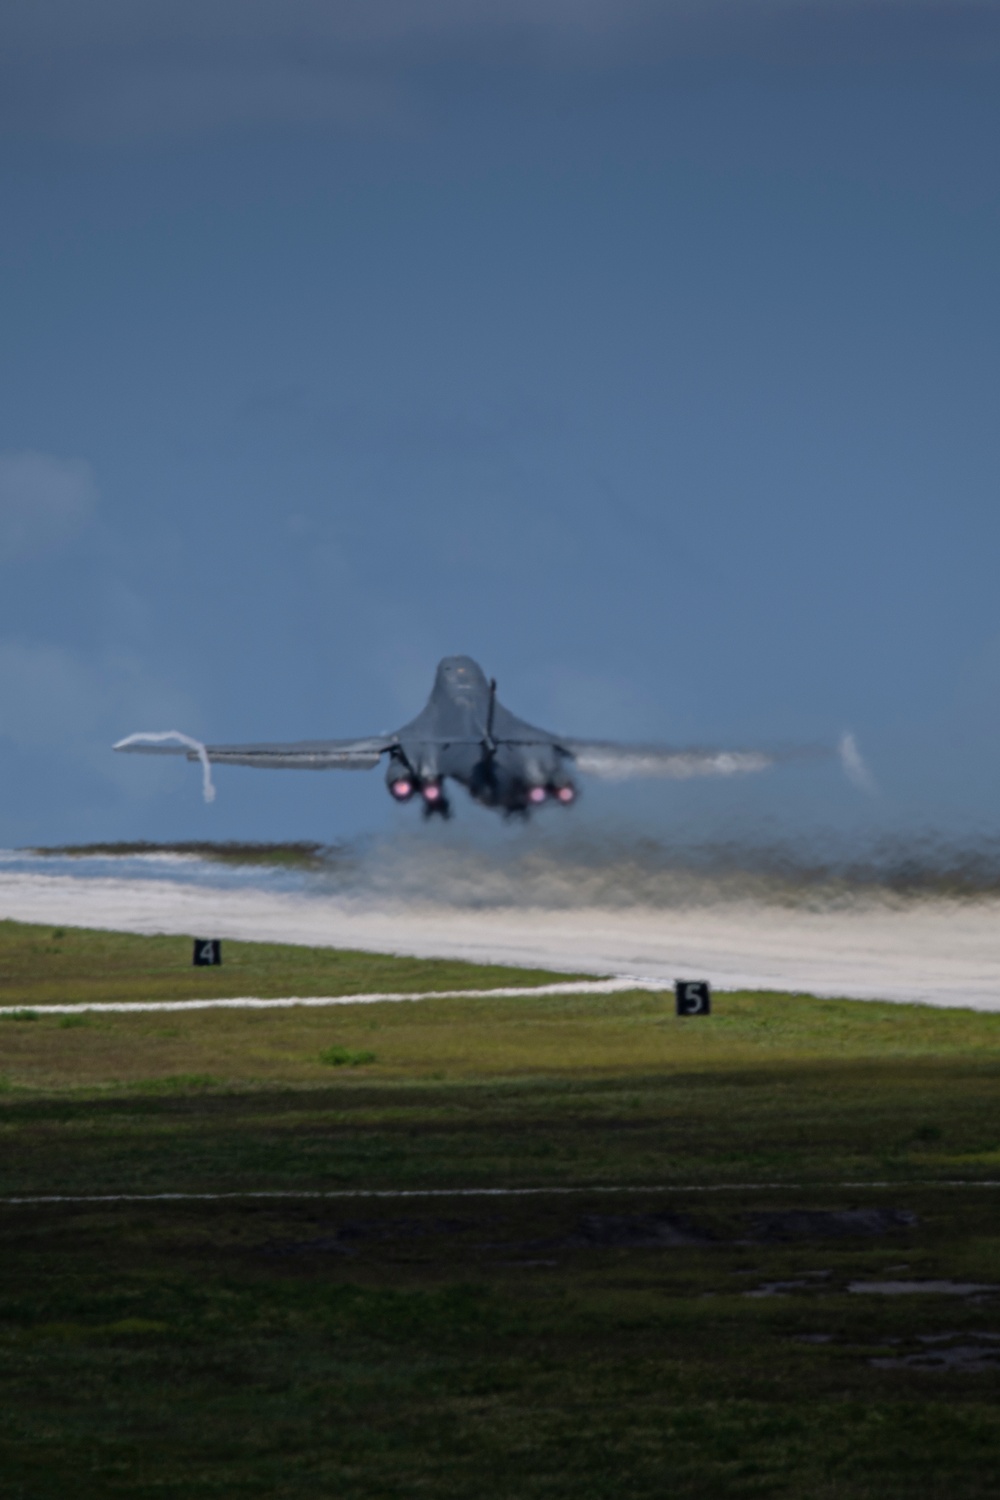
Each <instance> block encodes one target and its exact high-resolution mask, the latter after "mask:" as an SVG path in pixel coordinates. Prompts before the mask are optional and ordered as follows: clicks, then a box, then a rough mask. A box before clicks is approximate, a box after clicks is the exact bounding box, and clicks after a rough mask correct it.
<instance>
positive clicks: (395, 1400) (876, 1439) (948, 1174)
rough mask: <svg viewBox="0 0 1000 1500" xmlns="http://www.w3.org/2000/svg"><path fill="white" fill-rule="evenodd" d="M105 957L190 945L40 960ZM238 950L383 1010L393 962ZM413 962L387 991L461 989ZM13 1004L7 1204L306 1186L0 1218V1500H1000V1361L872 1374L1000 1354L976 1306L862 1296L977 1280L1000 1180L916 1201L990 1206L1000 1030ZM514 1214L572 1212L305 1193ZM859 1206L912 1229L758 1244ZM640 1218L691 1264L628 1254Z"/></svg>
mask: <svg viewBox="0 0 1000 1500" xmlns="http://www.w3.org/2000/svg"><path fill="white" fill-rule="evenodd" d="M3 938H4V941H7V940H8V939H9V947H10V948H12V949H17V950H18V951H19V953H20V960H19V962H21V964H22V965H23V966H24V968H25V969H26V970H27V971H28V977H29V978H30V970H31V962H30V958H27V957H25V954H26V952H27V951H28V949H26V947H25V945H28V946H29V948H30V944H32V943H35V944H41V951H42V958H41V959H40V961H39V968H40V969H41V968H42V967H43V966H44V964H45V963H46V962H47V961H48V956H47V955H46V954H45V948H46V946H47V945H50V944H51V943H52V935H51V933H50V932H49V931H48V930H45V931H44V932H42V933H41V934H40V933H39V930H38V929H34V930H32V929H19V930H18V929H13V927H12V924H7V930H6V932H5V933H4V934H3ZM91 939H92V940H94V943H95V944H102V943H103V944H105V945H106V947H105V949H104V950H103V951H104V952H105V953H106V954H107V956H108V959H109V962H108V978H107V981H106V983H107V985H108V987H109V988H111V987H113V989H114V995H115V997H116V998H126V997H128V998H139V997H140V995H139V993H137V992H138V991H144V989H145V987H146V986H147V985H148V983H149V976H150V975H157V974H158V975H160V976H161V977H163V982H164V983H166V982H167V977H168V976H169V975H170V974H171V973H173V974H175V975H180V974H181V973H182V969H181V964H182V961H183V959H184V958H185V957H189V954H188V953H186V951H185V949H186V945H184V947H182V948H178V947H176V946H175V947H174V949H173V950H171V949H169V948H167V947H164V946H163V945H164V944H169V943H172V942H173V943H175V944H176V941H177V940H170V939H141V938H113V937H112V935H110V934H84V933H77V932H72V933H67V934H66V936H65V937H64V938H60V939H59V940H58V945H59V947H60V948H61V949H62V953H61V955H60V961H61V962H62V963H63V964H64V968H63V969H62V970H61V979H60V982H61V983H62V984H64V985H65V986H68V987H71V988H72V987H74V986H76V985H77V984H80V983H83V981H84V980H86V982H87V983H88V984H92V985H93V986H94V989H93V990H92V991H91V993H92V994H93V997H94V998H99V996H100V994H101V991H100V978H99V975H98V974H97V973H96V972H95V971H94V967H93V966H94V965H95V963H96V962H97V960H96V957H95V955H96V954H97V953H98V952H99V951H101V950H100V949H99V948H98V947H95V946H90V940H91ZM19 945H20V947H19ZM238 946H239V947H240V949H241V950H244V951H241V953H240V955H239V957H240V962H241V964H243V965H245V968H244V970H243V972H244V973H251V972H252V973H256V974H257V975H258V976H261V975H264V974H267V975H269V976H270V978H271V979H272V980H273V981H274V983H275V985H276V992H277V993H288V992H289V991H300V992H303V993H304V992H305V991H304V990H301V985H300V983H299V982H296V983H295V984H293V983H291V982H288V983H287V984H285V985H281V984H280V981H281V978H282V969H281V958H280V955H281V954H282V952H283V953H284V954H285V955H286V956H287V962H288V964H289V965H290V966H291V965H294V966H295V969H296V972H297V974H298V975H299V976H303V975H309V974H310V973H311V974H313V975H314V976H315V977H317V978H318V982H319V983H321V984H323V985H326V984H328V983H329V982H330V976H331V975H334V974H338V973H339V976H340V978H341V979H343V980H345V981H346V980H350V981H351V982H354V983H355V984H356V985H357V988H358V989H368V988H371V989H375V988H383V987H384V988H390V987H391V988H394V989H405V988H407V986H406V985H404V984H400V983H391V984H389V983H386V982H385V981H384V980H381V981H376V982H372V981H370V980H368V979H366V978H365V976H364V966H365V964H371V965H376V966H378V965H385V964H392V963H393V961H392V960H384V959H378V958H374V957H371V956H366V955H356V954H355V955H338V954H333V953H323V952H316V953H311V952H310V951H309V950H300V949H285V950H276V949H273V948H266V947H265V948H263V949H262V951H261V952H260V953H256V952H254V951H253V949H254V945H238ZM232 947H233V948H236V947H237V945H232ZM226 952H227V957H228V953H229V945H227V949H226ZM74 953H75V954H76V956H77V959H78V961H79V964H80V970H81V972H80V974H79V975H75V974H74V971H73V968H72V963H71V959H72V955H73V954H74ZM400 962H402V963H405V964H406V965H407V966H408V973H409V977H410V986H409V987H410V988H411V989H412V990H414V991H416V990H418V989H420V988H421V987H423V988H436V987H438V985H439V984H440V983H441V981H440V979H439V978H437V977H435V978H434V979H433V980H431V979H430V977H429V976H430V975H431V974H434V975H435V976H437V975H438V974H439V973H440V970H441V968H442V967H457V966H440V965H422V964H419V963H416V962H412V963H411V962H410V961H409V960H406V961H400ZM171 963H174V964H175V968H174V969H173V970H171V968H170V964H171ZM474 972H475V973H477V974H478V973H481V972H482V971H480V970H476V971H474ZM222 973H223V975H224V974H225V971H222ZM508 975H509V971H497V976H496V977H494V978H492V979H491V982H493V983H498V982H502V979H504V978H507V977H508ZM196 977H197V978H198V979H199V980H202V979H204V978H206V977H216V978H217V977H219V976H218V974H217V973H215V974H213V971H211V970H202V971H196ZM539 977H540V976H539ZM41 982H42V978H41V977H40V978H39V983H40V984H41ZM45 982H46V983H48V984H52V983H53V979H52V976H51V974H50V975H48V976H47V977H46V978H45ZM454 982H455V981H454V980H450V981H448V982H447V984H448V987H450V986H451V984H453V983H454ZM473 983H475V981H473ZM238 989H242V990H243V991H244V992H245V991H246V990H247V989H249V986H248V985H247V984H246V983H245V982H241V984H240V985H239V986H238ZM255 992H257V993H260V992H261V990H260V989H259V988H257V989H256V990H255ZM28 998H31V999H32V1002H33V1004H34V999H35V997H34V996H31V997H29V996H26V995H22V996H19V1001H20V1003H22V1004H23V1002H24V1000H25V999H28ZM37 1008H38V1010H39V1019H38V1020H37V1021H36V1022H35V1024H33V1025H24V1026H19V1025H10V1026H7V1027H2V1028H0V1074H2V1077H3V1079H4V1080H5V1081H6V1088H5V1089H4V1090H3V1091H2V1093H0V1191H2V1192H3V1193H4V1194H7V1195H11V1194H21V1195H32V1194H52V1193H68V1194H81V1193H91V1194H101V1193H116V1192H130V1193H150V1192H177V1191H181V1192H191V1193H197V1192H213V1191H215V1192H245V1193H252V1192H254V1191H262V1190H270V1191H275V1192H279V1193H290V1194H292V1195H293V1196H292V1197H290V1198H283V1199H276V1200H268V1199H259V1198H258V1199H254V1198H252V1197H246V1198H243V1199H239V1198H237V1199H230V1200H224V1201H220V1202H213V1201H196V1200H195V1201H181V1202H177V1201H166V1202H162V1201H161V1202H146V1203H143V1202H140V1203H134V1202H132V1203H116V1204H108V1203H90V1204H78V1205H72V1204H61V1205H49V1206H45V1205H38V1204H35V1205H22V1206H20V1207H17V1206H14V1205H9V1204H8V1205H6V1206H5V1207H3V1208H2V1209H0V1266H2V1268H3V1274H2V1277H0V1474H2V1476H3V1483H2V1490H3V1495H4V1500H8V1497H10V1500H22V1497H23V1500H29V1497H30V1500H48V1497H50V1496H51V1497H53V1500H54V1497H57V1496H58V1497H61V1496H63V1495H65V1494H69V1493H72V1494H73V1495H74V1497H77V1496H78V1497H81V1500H91V1497H93V1500H105V1497H115V1496H129V1497H139V1500H146V1497H149V1500H154V1497H155V1500H173V1497H177V1500H180V1497H182V1496H183V1497H184V1500H203V1497H204V1500H208V1497H216V1496H220V1495H226V1496H229V1495H240V1496H243V1495H247V1496H268V1497H275V1500H278V1497H280V1500H299V1497H302V1500H307V1497H309V1500H312V1497H314V1496H317V1495H319V1496H326V1495H330V1496H334V1495H335V1496H337V1497H338V1500H383V1497H385V1500H389V1497H392V1500H395V1497H404V1496H405V1497H409V1496H413V1495H422V1496H428V1497H431V1500H437V1497H441V1500H451V1497H455V1500H458V1497H462V1500H464V1497H470V1500H471V1497H477V1500H478V1497H485V1500H525V1497H526V1500H536V1497H537V1500H570V1497H572V1500H619V1497H628V1500H632V1497H635V1500H647V1497H648V1500H661V1497H662V1496H664V1495H667V1494H669V1495H672V1496H680V1497H683V1500H688V1497H690V1500H702V1497H714V1496H720V1497H725V1500H728V1497H744V1496H746V1497H757V1496H760V1497H780V1500H803V1497H809V1500H848V1497H850V1500H913V1497H919V1500H923V1497H927V1500H931V1497H933V1500H938V1497H940V1496H943V1495H947V1496H948V1497H949V1500H952V1497H957V1500H967V1497H968V1500H971V1497H976V1500H979V1497H984V1500H985V1497H988V1496H989V1497H992V1496H993V1495H994V1494H995V1493H996V1479H995V1476H996V1473H997V1472H998V1469H1000V1407H998V1404H997V1400H996V1398H997V1395H998V1394H1000V1374H998V1373H997V1372H996V1371H993V1372H992V1373H991V1372H990V1371H988V1370H987V1371H983V1372H980V1373H975V1374H971V1373H965V1374H963V1373H957V1372H952V1373H949V1374H941V1373H934V1372H933V1371H928V1370H920V1369H912V1368H907V1367H905V1366H900V1367H898V1368H879V1367H878V1366H876V1365H873V1364H872V1361H873V1360H875V1359H887V1358H888V1359H905V1358H909V1357H910V1356H911V1355H918V1356H919V1355H921V1354H922V1353H923V1354H926V1351H927V1350H928V1349H934V1348H938V1347H942V1346H943V1344H948V1343H949V1340H950V1342H951V1343H954V1342H956V1340H957V1341H958V1342H961V1341H965V1342H968V1341H970V1340H973V1341H974V1340H975V1339H976V1338H977V1337H978V1336H980V1335H982V1334H984V1333H991V1332H992V1333H995V1334H1000V1297H997V1296H987V1297H986V1298H985V1299H984V1300H981V1301H979V1302H975V1303H970V1302H968V1301H967V1300H966V1299H963V1298H955V1297H950V1298H949V1297H944V1296H929V1297H927V1296H924V1297H921V1296H911V1297H900V1298H877V1297H871V1296H860V1295H856V1294H851V1293H850V1292H849V1291H848V1286H849V1284H850V1283H851V1282H852V1281H854V1280H859V1279H860V1280H864V1279H878V1278H880V1277H886V1276H889V1277H900V1278H904V1279H910V1278H912V1279H917V1280H940V1279H947V1278H956V1279H958V1280H962V1281H974V1282H980V1283H986V1284H996V1285H1000V1233H998V1231H1000V1192H997V1191H995V1190H993V1189H990V1188H988V1187H985V1186H984V1187H981V1188H960V1187H954V1186H952V1187H944V1186H942V1185H941V1184H943V1183H945V1182H956V1181H964V1182H976V1181H979V1182H982V1183H986V1182H988V1181H996V1180H1000V1111H998V1109H997V1099H998V1097H1000V1091H998V1083H1000V1017H997V1016H991V1015H977V1014H974V1013H971V1012H961V1011H935V1010H931V1009H925V1008H920V1007H909V1006H890V1005H867V1004H860V1003H852V1002H848V1001H820V1000H816V999H811V998H810V997H808V996H788V995H774V994H732V995H719V996H718V997H717V1000H716V1013H715V1014H714V1015H713V1016H712V1017H711V1018H708V1019H699V1020H689V1021H685V1020H678V1019H677V1018H676V1017H675V1016H674V1015H673V1014H672V1001H671V997H670V996H669V995H665V994H664V995H651V994H643V993H632V994H624V995H615V996H568V997H567V996H556V997H543V996H537V997H534V998H530V997H529V998H518V999H511V1000H505V1001H498V1000H487V999H477V1000H471V1001H458V1000H454V1001H443V1000H429V1001H419V1002H414V1003H406V1002H403V1003H395V1004H381V1005H357V1006H351V1005H347V1006H344V1007H337V1008H336V1009H329V1010H324V1009H311V1010H282V1011H263V1012H262V1011H257V1012H232V1011H208V1012H205V1011H199V1012H190V1013H184V1012H182V1013H180V1014H178V1013H173V1012H172V1013H169V1014H148V1015H92V1016H87V1017H83V1016H80V1017H76V1016H73V1017H70V1018H69V1019H70V1020H71V1021H73V1022H81V1021H82V1022H85V1024H83V1025H73V1026H70V1027H67V1026H66V1025H65V1023H64V1022H65V1018H62V1017H57V1016H46V1015H45V1013H44V1005H43V1004H41V1003H39V1004H38V1007H37ZM372 1054H374V1055H372ZM324 1055H326V1056H328V1057H330V1058H331V1059H332V1058H334V1057H337V1056H339V1057H342V1058H344V1059H353V1058H357V1057H359V1056H361V1055H363V1056H366V1057H367V1058H368V1059H369V1060H368V1061H367V1062H366V1064H365V1065H364V1066H355V1067H352V1066H350V1065H349V1062H348V1064H347V1065H339V1066H338V1065H336V1063H334V1065H333V1066H331V1065H330V1063H329V1062H326V1061H324V1060H323V1058H324ZM848 1182H854V1183H858V1184H863V1183H869V1184H871V1183H878V1184H882V1185H880V1186H870V1187H863V1186H856V1187H845V1186H838V1184H844V1183H848ZM776 1183H779V1184H780V1183H784V1184H786V1185H790V1184H799V1185H800V1186H785V1187H775V1186H767V1184H776ZM725 1184H730V1186H729V1187H728V1188H726V1187H725V1186H724V1185H725ZM739 1184H742V1185H743V1186H738V1185H739ZM885 1184H889V1185H888V1186H886V1185H885ZM503 1185H508V1186H536V1187H541V1188H568V1187H573V1188H581V1187H582V1188H583V1189H584V1191H582V1192H581V1193H578V1194H567V1195H560V1194H557V1193H552V1194H548V1193H546V1192H542V1193H541V1194H539V1195H537V1196H530V1197H522V1198H510V1199H504V1198H491V1197H488V1196H484V1197H482V1198H463V1197H447V1196H446V1197H426V1198H421V1197H411V1198H404V1199H398V1198H386V1199H371V1198H365V1197H361V1198H350V1197H347V1198H342V1199H317V1198H309V1197H307V1196H302V1197H295V1196H294V1195H295V1194H296V1193H301V1194H303V1195H304V1194H308V1193H309V1192H316V1191H328V1192H351V1191H358V1190H362V1191H366V1192H367V1191H369V1190H371V1189H382V1190H390V1189H408V1190H429V1189H433V1190H438V1191H439V1190H442V1189H447V1188H449V1187H459V1186H480V1187H482V1188H493V1187H497V1186H503ZM734 1185H736V1186H734ZM755 1185H756V1186H755ZM599 1186H615V1187H617V1188H618V1189H620V1191H619V1192H617V1193H615V1194H601V1193H599V1192H597V1191H596V1188H597V1187H599ZM654 1188H656V1189H657V1190H656V1191H653V1190H652V1189H654ZM692 1189H713V1191H692ZM873 1207H874V1208H879V1209H881V1210H886V1211H888V1210H905V1211H906V1213H907V1214H908V1215H910V1216H915V1217H911V1218H907V1219H905V1220H900V1221H899V1222H897V1223H896V1224H895V1225H892V1224H891V1223H890V1222H889V1220H888V1219H887V1220H886V1225H887V1226H888V1227H884V1228H883V1230H882V1232H880V1233H878V1234H867V1235H866V1234H863V1233H860V1232H858V1231H857V1230H855V1231H852V1232H839V1233H833V1232H832V1231H827V1230H824V1229H822V1228H816V1227H815V1226H816V1225H817V1224H819V1223H821V1222H822V1223H825V1222H826V1221H819V1220H807V1221H803V1222H805V1223H806V1224H807V1228H806V1229H805V1230H804V1231H800V1230H795V1231H794V1232H793V1230H792V1229H791V1228H789V1227H788V1225H789V1224H791V1221H788V1220H785V1219H779V1220H774V1219H772V1218H770V1217H769V1216H773V1215H781V1214H783V1213H787V1212H788V1211H789V1210H791V1209H802V1210H809V1211H811V1212H813V1213H815V1212H817V1211H822V1212H827V1213H829V1212H839V1211H843V1210H845V1209H856V1208H873ZM662 1214H668V1215H671V1216H672V1218H671V1220H670V1222H671V1224H672V1225H673V1226H674V1228H675V1229H676V1230H677V1234H676V1235H675V1239H676V1240H678V1241H679V1242H678V1243H674V1244H672V1245H661V1246H656V1245H652V1244H642V1243H634V1242H630V1240H629V1235H630V1234H633V1231H634V1228H635V1226H636V1225H640V1226H641V1225H642V1224H644V1223H648V1222H650V1216H656V1215H662ZM838 1222H839V1221H838ZM775 1224H777V1225H778V1228H777V1229H775V1228H774V1225H775ZM623 1225H624V1226H625V1228H624V1230H623V1229H622V1226H623ZM629 1225H631V1226H632V1229H631V1230H630V1229H629V1228H628V1226H629ZM782 1225H784V1226H785V1227H784V1228H782V1227H781V1226H782ZM809 1225H812V1226H813V1227H812V1228H809V1227H808V1226H809ZM595 1226H596V1227H595ZM616 1226H617V1227H616ZM768 1226H771V1227H768ZM623 1233H624V1239H622V1234H623ZM616 1237H617V1238H616ZM640 1238H641V1236H640ZM633 1240H634V1234H633ZM776 1281H781V1282H791V1283H795V1285H793V1286H791V1287H788V1288H786V1290H785V1291H784V1292H781V1293H779V1294H777V1295H774V1296H768V1297H761V1298H756V1297H748V1296H746V1295H745V1293H746V1292H748V1291H752V1290H754V1289H757V1288H759V1287H761V1286H762V1285H764V1284H766V1283H770V1282H776ZM942 1335H946V1336H947V1338H945V1339H944V1341H943V1344H942V1343H941V1342H939V1343H927V1342H925V1341H926V1340H928V1339H939V1336H942ZM817 1339H819V1340H821V1341H816V1340H817ZM990 1347H998V1348H1000V1344H997V1345H993V1346H990Z"/></svg>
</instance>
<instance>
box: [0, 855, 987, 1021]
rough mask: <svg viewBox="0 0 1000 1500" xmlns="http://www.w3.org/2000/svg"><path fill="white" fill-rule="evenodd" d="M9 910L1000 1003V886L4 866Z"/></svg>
mask: <svg viewBox="0 0 1000 1500" xmlns="http://www.w3.org/2000/svg"><path fill="white" fill-rule="evenodd" d="M0 916H2V917H8V918H14V919H16V920H19V921H25V922H43V923H51V924H52V925H53V926H77V927H103V928H110V929H114V930H116V931H124V932H146V933H153V932H171V933H185V934H191V935H193V936H199V937H221V938H244V939H258V940H269V941H273V942H288V943H306V944H320V945H329V946H331V947H339V948H359V949H366V950H369V951H372V952H379V953H402V954H412V955H414V956H417V957H446V958H464V959H471V960H474V961H479V962H495V963H504V964H515V965H520V966H531V967H542V968H547V969H551V970H554V971H556V972H563V973H573V972H576V973H586V974H598V975H613V976H618V975H623V974H630V975H637V976H641V977H643V978H645V979H649V980H656V981H659V982H661V983H663V984H665V985H666V984H672V983H673V980H674V979H675V978H690V979H709V980H711V982H712V983H713V984H714V985H715V986H716V987H717V988H719V989H734V988H754V989H774V990H786V991H792V992H794V991H799V992H802V991H805V992H809V993H811V994H816V995H840V996H846V997H850V998H854V999H859V1000H876V999H878V1000H892V1001H901V1002H919V1003H922V1004H928V1005H939V1006H965V1007H971V1008H974V1009H977V1010H1000V902H998V901H996V900H990V901H987V900H983V901H977V902H973V901H969V902H949V901H927V902H920V903H918V902H913V903H910V904H900V905H897V906H893V905H891V904H889V903H885V902H876V901H873V902H871V903H869V904H867V905H858V906H854V907H848V908H844V909H836V908H830V909H826V910H808V909H805V908H802V907H791V906H790V907H785V906H780V905H771V904H765V903H751V902H736V901H732V902H721V901H720V902H718V903H715V904H710V905H705V906H700V907H674V908H669V909H653V908H651V907H641V906H631V907H625V908H623V909H621V910H612V909H609V908H603V907H601V908H598V907H589V908H588V907H584V908H576V909H572V910H565V909H557V910H540V909H538V908H532V909H527V910H521V909H516V908H511V907H508V906H503V907H488V908H487V907H484V908H481V909H470V908H468V907H463V908H452V907H447V906H435V905H430V904H428V905H416V904H413V903H412V902H409V903H406V904H398V905H391V904H388V903H382V904H376V903H374V902H373V901H372V900H370V899H364V900H362V899H357V900H354V899H350V898H344V897H334V896H328V895H323V894H319V893H296V894H291V893H288V892H272V891H268V890H266V889H258V888H253V887H250V888H242V889H235V890H234V889H222V888H216V887H212V886H206V885H192V884H183V883H180V882H177V881H173V880H169V879H163V880H159V879H145V880H122V879H114V878H106V879H95V878H76V877H74V876H71V875H51V876H50V875H42V874H34V873H31V874H26V873H21V872H18V873H13V872H8V873H0Z"/></svg>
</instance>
